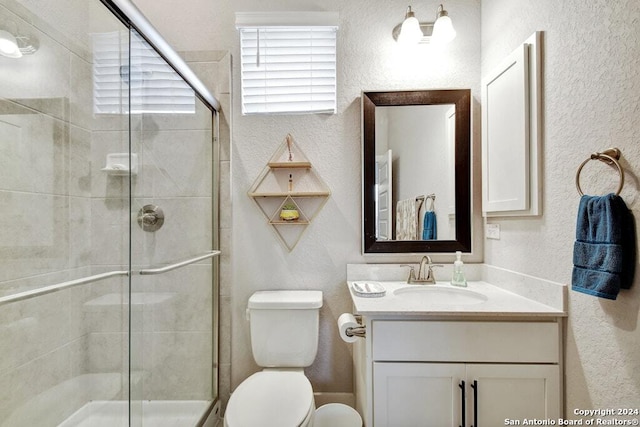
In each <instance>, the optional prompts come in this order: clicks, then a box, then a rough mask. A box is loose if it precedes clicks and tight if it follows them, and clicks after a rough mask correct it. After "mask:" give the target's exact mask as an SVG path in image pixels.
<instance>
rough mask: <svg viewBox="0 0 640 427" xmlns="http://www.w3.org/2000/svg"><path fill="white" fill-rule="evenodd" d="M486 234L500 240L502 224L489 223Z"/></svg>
mask: <svg viewBox="0 0 640 427" xmlns="http://www.w3.org/2000/svg"><path fill="white" fill-rule="evenodd" d="M484 234H485V236H486V238H487V239H495V240H500V224H487V225H486V226H485V227H484Z"/></svg>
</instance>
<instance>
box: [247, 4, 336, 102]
mask: <svg viewBox="0 0 640 427" xmlns="http://www.w3.org/2000/svg"><path fill="white" fill-rule="evenodd" d="M236 27H237V28H238V30H239V32H240V56H241V58H240V63H241V87H242V113H243V114H276V113H279V114H300V113H335V112H336V34H337V29H338V27H337V14H334V13H317V12H316V13H282V12H281V13H277V14H250V13H237V14H236Z"/></svg>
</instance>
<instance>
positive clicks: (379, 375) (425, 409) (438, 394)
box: [373, 362, 502, 427]
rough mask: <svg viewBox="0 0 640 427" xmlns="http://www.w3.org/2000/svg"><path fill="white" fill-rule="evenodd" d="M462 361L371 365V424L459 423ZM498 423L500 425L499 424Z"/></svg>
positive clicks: (440, 426) (422, 426)
mask: <svg viewBox="0 0 640 427" xmlns="http://www.w3.org/2000/svg"><path fill="white" fill-rule="evenodd" d="M464 375H465V365H464V364H461V363H459V364H448V363H388V362H376V363H374V364H373V396H374V397H373V408H374V409H373V425H374V426H375V427H458V426H460V425H462V411H463V406H462V405H463V400H462V392H463V390H462V388H461V387H460V384H461V381H462V379H463V378H464ZM501 425H502V424H501Z"/></svg>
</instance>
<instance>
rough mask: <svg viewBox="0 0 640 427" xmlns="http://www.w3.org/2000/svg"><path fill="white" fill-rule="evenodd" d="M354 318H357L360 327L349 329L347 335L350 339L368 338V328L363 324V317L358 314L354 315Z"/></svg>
mask: <svg viewBox="0 0 640 427" xmlns="http://www.w3.org/2000/svg"><path fill="white" fill-rule="evenodd" d="M353 317H355V319H356V321H357V322H358V324H359V325H360V326H356V327H352V328H347V329H346V330H345V334H346V335H347V336H348V337H359V338H366V337H367V326H366V325H363V324H362V316H360V315H358V314H354V315H353Z"/></svg>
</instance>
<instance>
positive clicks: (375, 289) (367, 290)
mask: <svg viewBox="0 0 640 427" xmlns="http://www.w3.org/2000/svg"><path fill="white" fill-rule="evenodd" d="M351 289H352V290H353V293H354V294H356V295H357V296H359V297H364V298H378V297H383V296H384V295H385V294H386V293H387V291H386V289H385V288H384V286H382V285H381V284H380V283H378V282H353V283H352V284H351Z"/></svg>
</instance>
